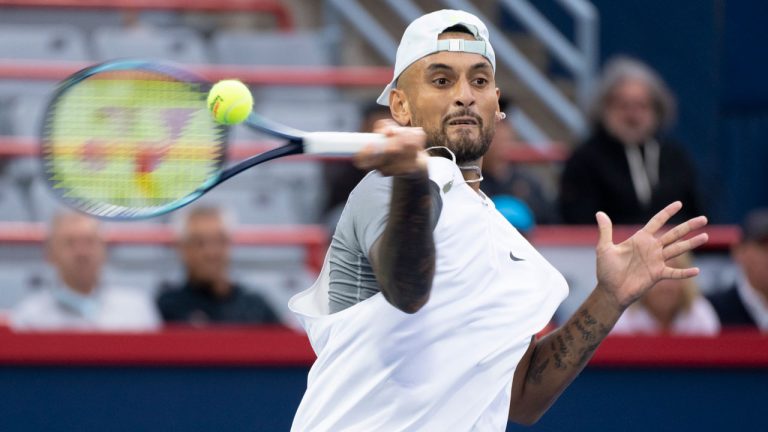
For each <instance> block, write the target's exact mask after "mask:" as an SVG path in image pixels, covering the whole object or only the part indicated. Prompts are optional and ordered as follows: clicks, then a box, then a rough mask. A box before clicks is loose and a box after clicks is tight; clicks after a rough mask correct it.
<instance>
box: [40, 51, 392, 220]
mask: <svg viewBox="0 0 768 432" xmlns="http://www.w3.org/2000/svg"><path fill="white" fill-rule="evenodd" d="M210 88H211V84H210V83H208V82H206V81H205V80H203V79H201V78H199V77H197V76H195V75H194V74H191V73H189V72H187V71H185V70H183V69H180V68H177V67H174V66H170V65H167V64H161V63H155V62H149V61H142V60H119V61H111V62H107V63H102V64H98V65H95V66H92V67H88V68H86V69H83V70H81V71H79V72H77V73H75V74H73V75H72V76H70V77H69V78H67V79H66V80H64V81H63V82H62V83H61V84H60V85H59V86H58V88H57V89H56V91H55V92H54V94H53V96H52V98H51V101H50V102H49V104H48V106H47V108H46V111H45V116H44V119H43V125H42V133H41V136H42V139H41V146H42V149H41V158H42V160H43V174H44V176H45V179H46V181H47V183H48V185H49V186H50V188H51V189H52V190H53V191H54V193H55V194H56V195H57V196H58V197H59V198H60V199H61V200H62V201H63V202H64V203H65V204H67V205H69V206H70V207H73V208H75V209H77V210H80V211H82V212H85V213H88V214H91V215H93V216H97V217H100V218H106V219H142V218H149V217H153V216H158V215H162V214H165V213H168V212H171V211H173V210H176V209H178V208H180V207H183V206H185V205H187V204H189V203H191V202H192V201H194V200H196V199H198V198H200V197H201V196H202V195H203V194H205V193H206V192H208V191H210V190H211V189H213V188H214V187H216V186H217V185H219V184H221V183H222V182H224V181H226V180H227V179H229V178H231V177H232V176H235V175H237V174H238V173H240V172H242V171H244V170H246V169H248V168H251V167H253V166H254V165H258V164H260V163H263V162H267V161H269V160H272V159H275V158H279V157H283V156H289V155H296V154H301V153H309V154H351V153H355V152H356V151H358V150H359V149H361V148H362V147H363V146H365V145H366V144H383V142H384V140H385V138H384V136H383V135H380V134H372V133H344V132H302V131H299V130H296V129H292V128H289V127H286V126H283V125H281V124H278V123H275V122H272V121H269V120H268V119H265V118H262V117H260V116H258V115H257V114H255V113H254V114H251V115H250V116H249V117H248V119H247V120H246V121H245V123H244V124H245V125H246V126H248V127H251V128H253V129H255V130H258V131H260V132H263V133H266V134H269V135H272V136H274V137H277V138H280V139H282V140H286V141H287V143H285V144H283V145H280V146H279V147H276V148H274V149H271V150H268V151H265V152H263V153H261V154H257V155H254V156H252V157H250V158H248V159H246V160H243V161H241V162H239V163H238V164H235V165H233V166H231V167H229V168H226V169H225V168H224V164H225V162H226V151H227V142H228V136H229V127H227V126H223V125H220V124H218V123H216V122H215V121H214V120H213V117H212V115H211V114H210V112H209V111H208V108H207V106H206V98H207V95H208V91H209V90H210Z"/></svg>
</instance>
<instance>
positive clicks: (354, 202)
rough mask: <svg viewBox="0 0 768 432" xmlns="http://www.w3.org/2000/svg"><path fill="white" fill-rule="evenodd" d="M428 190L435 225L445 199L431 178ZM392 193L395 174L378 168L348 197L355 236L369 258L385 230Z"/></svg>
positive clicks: (433, 225)
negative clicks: (388, 174)
mask: <svg viewBox="0 0 768 432" xmlns="http://www.w3.org/2000/svg"><path fill="white" fill-rule="evenodd" d="M429 183H430V184H429V191H430V196H431V198H432V215H431V219H432V229H434V228H435V226H436V225H437V220H438V219H439V218H440V212H441V211H442V207H443V201H442V198H441V197H440V189H439V187H438V186H437V184H436V183H435V182H433V181H431V180H430V182H429ZM391 196H392V177H382V176H381V174H379V173H378V172H372V173H371V174H369V175H368V176H366V177H365V178H364V179H363V180H362V181H361V182H360V184H359V185H358V186H357V187H356V188H355V189H354V190H353V191H352V193H351V194H350V196H349V200H348V201H347V207H348V209H349V211H350V214H349V215H348V216H349V217H350V220H349V221H347V223H350V222H351V224H352V229H353V230H354V235H355V238H356V239H357V242H358V244H359V245H360V247H361V249H362V251H363V253H364V254H365V256H366V258H369V259H370V257H369V253H370V250H371V247H372V246H373V244H374V243H375V242H376V240H377V239H378V238H379V237H380V236H381V234H382V233H383V232H384V228H386V225H387V220H388V219H389V206H390V200H391Z"/></svg>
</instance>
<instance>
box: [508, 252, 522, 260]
mask: <svg viewBox="0 0 768 432" xmlns="http://www.w3.org/2000/svg"><path fill="white" fill-rule="evenodd" d="M509 258H511V259H512V261H525V259H523V258H518V257H516V256H515V254H513V253H512V252H510V253H509Z"/></svg>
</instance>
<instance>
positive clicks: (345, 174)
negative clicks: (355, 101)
mask: <svg viewBox="0 0 768 432" xmlns="http://www.w3.org/2000/svg"><path fill="white" fill-rule="evenodd" d="M362 114H363V119H362V122H361V124H360V132H372V131H373V124H374V123H376V122H377V121H378V120H383V119H389V118H392V117H391V115H390V113H389V107H388V106H384V105H379V104H377V103H375V102H373V103H371V104H369V105H367V106H366V107H365V108H364V109H363V113H362ZM323 170H324V172H323V176H324V177H325V190H326V191H327V194H328V195H327V196H328V198H327V200H326V203H325V209H324V210H323V215H324V216H323V218H324V220H325V223H326V226H328V228H329V229H330V231H331V232H333V231H335V229H336V223H337V222H338V220H339V217H340V216H341V211H342V210H343V209H344V204H345V203H346V202H347V198H348V197H349V193H350V192H352V189H354V188H355V186H357V184H358V183H360V180H362V179H363V177H365V175H366V174H367V173H368V172H367V171H363V170H360V169H358V168H356V167H355V166H354V165H352V162H351V161H339V162H328V163H326V164H325V165H324V166H323Z"/></svg>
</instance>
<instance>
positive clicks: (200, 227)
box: [157, 206, 280, 325]
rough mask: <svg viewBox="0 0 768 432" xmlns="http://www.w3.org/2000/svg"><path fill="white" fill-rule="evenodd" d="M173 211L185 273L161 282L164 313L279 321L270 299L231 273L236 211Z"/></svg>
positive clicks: (194, 318) (186, 318) (167, 316)
mask: <svg viewBox="0 0 768 432" xmlns="http://www.w3.org/2000/svg"><path fill="white" fill-rule="evenodd" d="M175 216H176V220H175V222H176V223H175V225H176V228H177V235H178V251H179V255H180V257H181V261H182V264H183V265H184V270H185V272H186V279H185V280H184V281H183V282H181V283H165V284H163V286H162V287H161V288H160V296H159V297H158V299H157V304H158V307H159V308H160V313H161V314H162V316H163V319H164V320H165V321H166V322H167V323H186V324H195V325H203V324H208V323H241V324H277V323H279V322H280V321H279V319H278V316H277V314H276V313H275V311H274V310H273V309H272V308H271V307H270V306H269V304H268V303H267V302H266V300H264V299H263V298H262V297H261V296H260V295H259V294H257V293H255V292H253V291H250V290H248V289H247V288H245V287H243V286H242V285H240V284H238V283H236V282H234V281H232V280H231V279H230V277H229V264H230V249H231V245H232V229H233V225H234V220H233V217H232V215H231V214H229V213H227V212H225V211H223V210H222V209H220V208H217V207H204V206H198V207H193V208H191V209H189V210H186V211H181V212H179V213H177V214H176V215H175Z"/></svg>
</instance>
